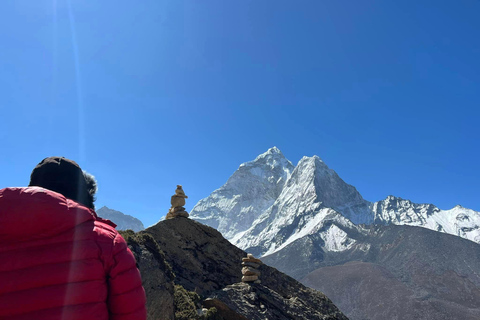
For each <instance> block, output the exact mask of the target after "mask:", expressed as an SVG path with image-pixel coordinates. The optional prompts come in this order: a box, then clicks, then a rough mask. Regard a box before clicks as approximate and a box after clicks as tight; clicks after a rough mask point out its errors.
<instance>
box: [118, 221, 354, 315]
mask: <svg viewBox="0 0 480 320" xmlns="http://www.w3.org/2000/svg"><path fill="white" fill-rule="evenodd" d="M123 234H124V235H125V237H126V238H127V241H128V244H129V246H130V247H131V249H132V251H133V252H134V254H135V256H136V258H137V261H138V264H139V268H140V271H141V273H142V280H143V285H144V288H145V290H146V292H147V300H148V302H147V307H148V310H149V319H155V320H157V319H173V318H174V317H175V315H177V318H179V317H178V315H179V314H181V313H180V312H179V310H178V305H179V303H177V301H174V300H175V299H174V297H178V296H180V294H178V295H177V293H178V291H175V290H177V289H175V288H176V287H175V288H174V285H178V286H181V287H180V288H182V287H183V288H184V289H182V290H187V291H192V292H195V293H196V294H197V295H198V296H199V300H200V303H201V304H202V305H203V307H204V308H206V309H210V310H209V312H210V311H211V310H212V309H211V308H215V309H214V311H212V312H213V313H214V316H213V317H211V318H208V317H207V316H205V315H203V316H201V315H200V314H201V313H202V312H201V311H199V313H197V314H195V312H194V314H195V316H191V317H189V316H186V317H184V318H182V319H218V320H221V319H225V320H227V319H228V320H231V319H243V320H244V319H249V320H252V319H253V320H255V319H285V320H286V319H299V320H300V319H306V318H309V319H324V320H326V319H329V320H333V319H339V320H346V319H347V318H346V317H345V316H344V315H343V314H342V313H341V312H340V311H339V310H338V308H337V307H336V306H335V305H334V304H333V303H332V302H331V301H330V300H329V299H328V298H327V297H326V296H325V295H324V294H322V293H321V292H318V291H316V290H313V289H310V288H307V287H305V286H304V285H302V284H301V283H299V282H298V281H296V280H294V279H293V278H291V277H289V276H287V275H285V274H283V273H281V272H279V271H277V270H276V269H274V268H272V267H269V266H268V265H262V266H261V267H260V271H261V276H260V278H261V283H259V284H243V283H240V280H241V276H242V272H241V269H242V265H241V261H242V258H243V257H245V256H246V253H245V252H244V251H243V250H241V249H239V248H237V247H235V246H233V245H232V244H231V243H230V242H229V241H228V240H226V239H225V238H223V236H222V235H221V234H220V233H219V232H218V231H216V230H215V229H213V228H211V227H208V226H205V225H203V224H201V223H198V222H196V221H193V220H190V219H188V218H183V217H178V218H174V219H169V220H164V221H161V222H159V223H157V224H156V225H155V226H152V227H149V228H147V229H146V230H144V231H141V232H139V233H133V232H132V231H127V232H124V233H123ZM185 295H186V294H183V296H185ZM175 306H177V307H175ZM198 307H199V308H200V310H201V307H202V306H198ZM175 308H177V309H175ZM164 311H165V312H164ZM194 311H196V310H194ZM183 314H185V313H183Z"/></svg>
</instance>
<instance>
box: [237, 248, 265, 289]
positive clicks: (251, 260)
mask: <svg viewBox="0 0 480 320" xmlns="http://www.w3.org/2000/svg"><path fill="white" fill-rule="evenodd" d="M262 264H263V262H262V261H261V260H260V259H257V258H255V257H254V256H253V255H252V254H251V253H249V254H247V257H246V258H242V266H243V268H242V275H243V276H242V282H254V283H260V279H259V277H260V270H258V268H259V267H260V265H262Z"/></svg>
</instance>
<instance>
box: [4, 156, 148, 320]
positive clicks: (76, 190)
mask: <svg viewBox="0 0 480 320" xmlns="http://www.w3.org/2000/svg"><path fill="white" fill-rule="evenodd" d="M96 190H97V185H96V182H95V179H94V177H93V176H92V175H90V174H88V173H86V172H84V171H82V169H81V168H80V167H79V166H78V164H77V163H76V162H74V161H72V160H69V159H66V158H61V157H49V158H45V159H44V160H42V161H41V162H40V163H39V164H38V165H37V166H36V167H35V168H34V170H33V171H32V174H31V177H30V184H29V186H28V187H17V188H5V189H2V190H0V319H2V320H32V319H35V320H47V319H48V320H57V319H58V320H80V319H81V320H104V319H108V320H144V319H146V308H145V302H146V298H145V291H144V289H143V287H142V281H141V277H140V272H139V270H138V269H137V267H136V261H135V258H134V256H133V254H132V252H131V251H130V250H129V248H128V247H127V244H126V242H125V240H124V239H123V238H122V236H121V235H120V234H119V233H118V232H117V231H116V230H115V224H113V223H111V222H110V221H108V220H104V219H101V218H99V217H97V215H96V213H95V211H94V200H95V193H96Z"/></svg>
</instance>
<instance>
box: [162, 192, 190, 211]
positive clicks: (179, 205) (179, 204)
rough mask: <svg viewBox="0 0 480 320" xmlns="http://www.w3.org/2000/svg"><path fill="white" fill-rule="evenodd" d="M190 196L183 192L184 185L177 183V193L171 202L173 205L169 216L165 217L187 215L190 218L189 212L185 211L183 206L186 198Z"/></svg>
mask: <svg viewBox="0 0 480 320" xmlns="http://www.w3.org/2000/svg"><path fill="white" fill-rule="evenodd" d="M186 198H188V197H187V196H186V195H185V192H183V189H182V186H181V185H177V189H176V190H175V194H174V195H173V196H172V199H171V201H170V203H171V204H172V207H171V208H170V210H168V213H167V216H166V217H165V219H173V218H176V217H185V218H188V216H189V215H188V212H187V211H185V208H184V207H183V206H184V205H185V199H186Z"/></svg>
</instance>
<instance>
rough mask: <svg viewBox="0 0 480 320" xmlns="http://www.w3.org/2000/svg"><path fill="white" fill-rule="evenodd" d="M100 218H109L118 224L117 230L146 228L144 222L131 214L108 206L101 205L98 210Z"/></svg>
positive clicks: (136, 230)
mask: <svg viewBox="0 0 480 320" xmlns="http://www.w3.org/2000/svg"><path fill="white" fill-rule="evenodd" d="M96 212H97V215H98V216H99V217H100V218H104V219H108V220H110V221H112V222H113V223H115V224H116V225H117V230H133V231H135V232H138V231H141V230H143V229H145V227H144V226H143V223H142V222H141V221H140V220H138V219H137V218H135V217H132V216H131V215H128V214H124V213H122V212H120V211H117V210H113V209H110V208H107V207H105V206H104V207H101V208H100V209H98V210H97V211H96Z"/></svg>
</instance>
